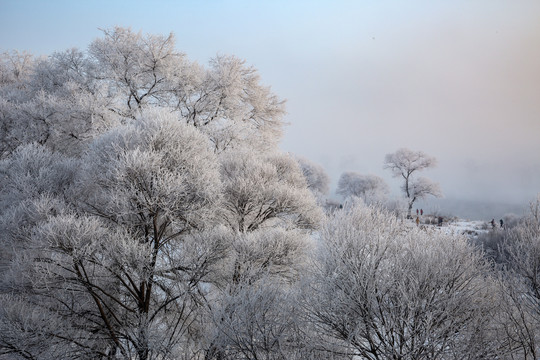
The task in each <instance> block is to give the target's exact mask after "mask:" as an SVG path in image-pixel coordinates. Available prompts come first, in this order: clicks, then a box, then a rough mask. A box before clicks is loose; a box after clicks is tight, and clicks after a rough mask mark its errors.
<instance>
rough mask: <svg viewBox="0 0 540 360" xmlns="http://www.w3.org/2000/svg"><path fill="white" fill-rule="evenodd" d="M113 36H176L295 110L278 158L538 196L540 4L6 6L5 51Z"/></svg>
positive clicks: (512, 196) (15, 1) (497, 198)
mask: <svg viewBox="0 0 540 360" xmlns="http://www.w3.org/2000/svg"><path fill="white" fill-rule="evenodd" d="M115 25H119V26H125V27H131V28H132V29H133V30H136V31H139V30H142V31H143V32H147V33H162V34H168V33H169V32H174V33H175V35H176V37H177V45H178V49H180V50H181V51H183V52H185V53H186V54H187V55H188V57H190V58H191V59H193V60H197V61H199V62H200V63H204V64H206V63H207V61H208V59H209V58H210V57H212V56H214V55H215V54H216V53H221V54H235V55H237V56H239V57H241V58H243V59H246V61H247V62H248V63H249V64H251V65H254V66H255V67H256V68H257V69H258V70H259V72H260V74H261V76H262V79H263V83H265V84H267V85H270V86H272V89H273V91H274V92H275V93H277V94H278V95H279V96H280V97H282V98H285V99H287V110H288V115H287V117H286V119H285V120H286V121H287V122H288V123H289V124H290V125H289V126H288V127H287V128H286V131H285V136H284V138H283V141H282V149H283V150H286V151H290V152H293V153H296V154H299V155H302V156H305V157H307V158H310V159H311V160H313V161H315V162H318V163H320V164H321V165H323V166H324V167H325V168H326V169H327V171H328V173H329V174H330V175H331V177H332V178H333V181H334V185H335V183H336V182H337V179H338V178H339V176H340V174H341V173H342V172H344V171H357V172H360V173H372V174H376V175H379V176H383V177H384V178H385V179H386V180H387V181H388V182H389V184H390V186H391V187H392V188H394V189H395V191H396V192H397V191H398V190H399V182H398V181H397V180H394V179H392V178H391V177H390V174H389V173H385V171H384V170H383V169H382V164H383V159H384V155H385V154H386V153H389V152H393V151H395V150H397V149H398V148H400V147H408V148H410V149H413V150H422V151H425V152H427V153H429V154H430V155H433V156H435V157H437V158H438V160H439V166H438V168H436V169H434V170H430V171H428V172H426V173H425V174H424V175H425V176H427V177H430V178H432V179H434V180H436V181H438V182H440V184H441V187H442V189H443V192H444V193H445V195H446V197H447V198H449V199H458V200H459V199H470V200H480V201H486V202H508V203H526V202H528V201H529V200H531V199H532V198H533V197H534V196H535V195H536V194H537V193H539V192H540V140H539V139H540V1H536V0H534V1H520V0H507V1H496V0H474V1H473V0H469V1H455V0H454V1H442V0H441V1H411V0H407V1H375V0H365V1H360V0H358V1H330V0H328V1H313V0H311V1H298V0H296V1H247V0H246V1H211V0H207V1H173V0H171V1H135V0H131V1H95V0H94V1H81V0H77V1H75V0H73V1H72V0H69V1H56V0H47V1H29V0H0V51H6V50H11V49H19V50H27V51H29V52H32V53H34V54H50V53H52V52H53V51H60V50H65V49H67V48H70V47H79V48H82V49H85V48H86V47H87V46H88V44H89V43H90V42H91V41H92V40H93V39H95V38H97V37H99V36H101V34H100V31H99V28H110V27H113V26H115Z"/></svg>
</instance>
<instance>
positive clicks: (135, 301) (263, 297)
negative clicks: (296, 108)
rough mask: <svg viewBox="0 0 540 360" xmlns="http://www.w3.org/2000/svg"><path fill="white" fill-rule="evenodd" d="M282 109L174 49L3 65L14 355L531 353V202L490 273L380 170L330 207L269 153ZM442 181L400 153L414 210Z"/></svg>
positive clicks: (316, 183)
mask: <svg viewBox="0 0 540 360" xmlns="http://www.w3.org/2000/svg"><path fill="white" fill-rule="evenodd" d="M284 111H285V110H284V101H283V100H281V99H279V98H278V97H277V96H276V95H274V94H273V93H272V92H271V90H270V88H269V87H267V86H264V85H262V84H261V81H260V78H259V76H258V74H257V71H256V70H255V69H254V68H252V67H250V66H247V65H246V63H245V62H244V61H243V60H241V59H238V58H236V57H234V56H228V55H220V56H216V57H215V58H213V59H212V60H211V61H210V63H209V65H208V66H207V67H206V66H202V65H200V64H197V63H196V62H193V61H190V60H189V59H188V57H187V55H186V54H183V53H181V52H179V51H178V50H176V48H175V39H174V36H173V35H172V34H171V35H169V36H161V35H146V34H141V33H134V32H133V31H131V30H130V29H125V28H114V29H109V30H104V32H103V36H102V37H101V38H99V39H97V40H95V41H94V42H92V43H91V44H90V46H89V48H88V50H87V51H81V50H78V49H69V50H67V51H64V52H58V53H55V54H53V55H51V56H49V57H47V58H35V57H33V56H32V55H30V54H27V53H19V52H11V53H6V54H3V55H2V56H1V59H0V118H1V124H0V178H1V179H2V181H1V182H0V248H1V251H0V359H139V360H146V359H193V360H195V359H206V360H210V359H215V360H225V359H299V360H300V359H351V360H352V359H403V360H405V359H411V360H412V359H471V360H472V359H515V358H525V359H536V358H538V356H539V351H540V350H539V349H540V345H539V344H540V343H539V337H540V326H539V324H540V322H539V319H540V317H539V316H540V313H539V312H538V309H539V304H540V295H539V293H540V286H539V284H540V280H539V279H538V278H537V274H538V273H539V271H540V268H539V265H538V264H539V263H540V261H539V260H540V246H539V244H540V230H539V229H540V228H539V223H540V222H539V207H538V202H536V203H533V204H532V205H531V211H530V214H529V216H528V217H526V218H525V219H522V220H521V221H519V222H518V221H517V220H515V221H514V223H515V226H513V227H512V229H499V230H493V231H501V234H502V235H501V236H500V237H497V239H501V240H500V241H499V243H498V244H497V245H498V246H497V247H496V248H497V251H498V253H497V256H492V255H493V254H487V253H486V252H484V251H483V249H482V247H481V246H477V245H482V244H481V241H478V242H477V243H476V244H471V243H470V242H469V241H468V239H467V238H464V237H461V236H455V235H446V234H444V233H443V232H441V231H438V230H437V229H433V228H428V229H422V228H420V227H416V226H414V224H412V223H411V222H410V221H407V220H405V219H403V217H401V216H396V214H399V211H401V209H400V208H401V207H402V205H401V203H400V202H399V200H397V201H396V200H394V202H392V200H388V199H387V195H388V192H389V190H388V186H387V185H386V184H385V183H384V181H383V180H382V179H381V178H380V177H378V176H375V175H361V174H358V173H354V172H348V173H344V174H343V175H342V177H341V179H340V180H339V184H338V193H339V194H340V195H342V196H344V197H345V198H350V199H352V200H351V201H347V202H346V203H345V206H344V208H343V209H339V208H338V207H336V208H334V209H333V210H331V211H329V210H328V207H327V209H326V210H327V211H325V210H324V209H323V206H322V205H324V204H325V202H326V204H327V199H326V196H328V193H329V184H330V179H329V177H328V175H327V174H326V173H325V171H324V169H323V168H322V167H321V166H319V165H317V164H315V163H312V162H311V161H309V160H307V159H304V158H301V157H295V156H292V155H290V154H285V153H283V152H281V151H280V150H279V149H278V147H277V144H278V142H279V138H280V135H281V132H282V130H283V122H282V116H283V114H284ZM434 165H435V159H434V158H432V157H430V156H428V155H426V154H424V153H422V152H413V151H411V150H407V149H400V150H398V151H397V152H395V153H393V154H389V155H387V157H386V159H385V167H386V168H388V169H390V170H391V171H392V173H393V174H394V175H395V176H397V177H401V178H403V180H404V185H403V188H402V190H403V193H404V195H405V199H406V201H407V204H406V206H407V207H408V210H409V214H410V209H411V208H412V204H413V203H414V201H415V200H417V199H420V198H422V197H425V196H427V195H434V196H440V195H441V193H440V189H439V187H438V185H437V184H435V183H433V182H432V181H430V180H428V179H425V178H422V177H416V175H417V172H419V171H421V170H424V169H427V168H430V167H432V166H434ZM358 198H360V199H361V201H356V200H355V199H358ZM398 208H399V209H398Z"/></svg>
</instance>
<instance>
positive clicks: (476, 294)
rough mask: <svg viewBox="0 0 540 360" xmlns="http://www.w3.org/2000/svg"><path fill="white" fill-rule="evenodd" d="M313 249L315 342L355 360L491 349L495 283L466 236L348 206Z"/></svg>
mask: <svg viewBox="0 0 540 360" xmlns="http://www.w3.org/2000/svg"><path fill="white" fill-rule="evenodd" d="M318 254H319V255H318V258H319V265H318V266H317V267H316V270H315V273H314V277H313V278H311V279H310V281H309V284H310V289H311V290H310V291H308V293H307V295H306V299H305V302H306V304H307V305H306V306H307V307H308V309H309V310H308V313H309V316H310V318H311V320H312V321H313V328H315V329H317V330H318V332H319V335H320V337H319V338H318V339H317V340H315V341H316V342H317V343H318V344H320V346H322V347H324V346H325V344H328V346H332V347H333V346H335V345H336V341H339V342H340V343H341V347H342V348H341V351H342V352H346V353H348V354H349V356H351V357H353V356H356V357H359V358H363V359H479V358H497V356H499V354H500V353H499V349H498V344H497V342H496V341H494V340H495V339H496V335H497V333H495V332H494V327H493V322H492V316H494V315H495V314H496V313H497V311H498V309H497V301H496V298H497V291H495V290H496V287H495V286H494V284H495V282H494V280H493V278H492V277H490V275H489V273H490V267H489V264H488V263H487V262H486V261H485V260H484V258H483V257H482V255H481V254H480V253H479V252H477V251H475V250H474V248H473V247H471V246H470V245H469V244H468V243H467V240H466V239H465V238H462V237H454V236H448V235H444V234H442V233H440V232H433V233H426V232H425V231H421V230H418V229H416V228H412V229H411V228H409V227H406V226H405V225H403V224H402V223H401V222H400V221H399V220H397V219H396V218H395V217H394V216H391V215H389V214H387V213H385V212H381V211H379V210H374V209H370V208H364V207H353V208H350V209H345V210H344V211H342V212H338V213H336V214H335V215H334V217H333V218H331V219H330V221H329V223H328V224H327V225H326V226H325V227H324V228H323V229H322V231H321V232H320V249H319V251H318Z"/></svg>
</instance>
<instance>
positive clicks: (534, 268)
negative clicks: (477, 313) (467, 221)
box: [499, 197, 540, 359]
mask: <svg viewBox="0 0 540 360" xmlns="http://www.w3.org/2000/svg"><path fill="white" fill-rule="evenodd" d="M499 251H500V252H501V254H500V256H501V257H502V258H503V260H504V265H505V267H503V270H504V271H503V272H502V275H503V280H504V282H503V286H502V291H501V292H502V293H503V294H504V298H505V300H506V305H507V306H506V308H505V314H504V315H505V316H506V317H505V321H504V325H505V326H506V331H507V335H508V337H509V338H510V339H511V340H513V342H511V343H510V345H513V346H516V347H517V348H518V349H519V350H521V352H520V356H521V357H522V358H524V359H536V358H538V356H539V354H540V197H539V198H537V199H536V200H535V201H533V202H531V204H530V209H529V212H528V213H527V215H526V216H525V217H524V219H523V220H522V221H521V222H520V224H519V225H517V226H515V227H514V228H512V229H511V230H508V231H506V232H505V238H504V240H503V242H502V244H500V245H499Z"/></svg>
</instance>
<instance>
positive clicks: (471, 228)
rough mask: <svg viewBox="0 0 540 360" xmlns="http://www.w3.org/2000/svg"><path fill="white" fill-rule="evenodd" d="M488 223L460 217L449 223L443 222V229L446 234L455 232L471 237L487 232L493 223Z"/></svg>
mask: <svg viewBox="0 0 540 360" xmlns="http://www.w3.org/2000/svg"><path fill="white" fill-rule="evenodd" d="M488 225H489V224H487V223H486V222H485V221H479V220H474V221H472V220H463V219H458V220H455V221H450V222H449V223H447V224H443V226H442V227H441V229H442V230H443V231H444V232H445V233H446V234H455V235H466V236H469V237H477V236H478V235H480V234H482V233H487V232H488V231H489V230H488V229H489V227H490V226H491V225H489V226H488Z"/></svg>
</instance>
